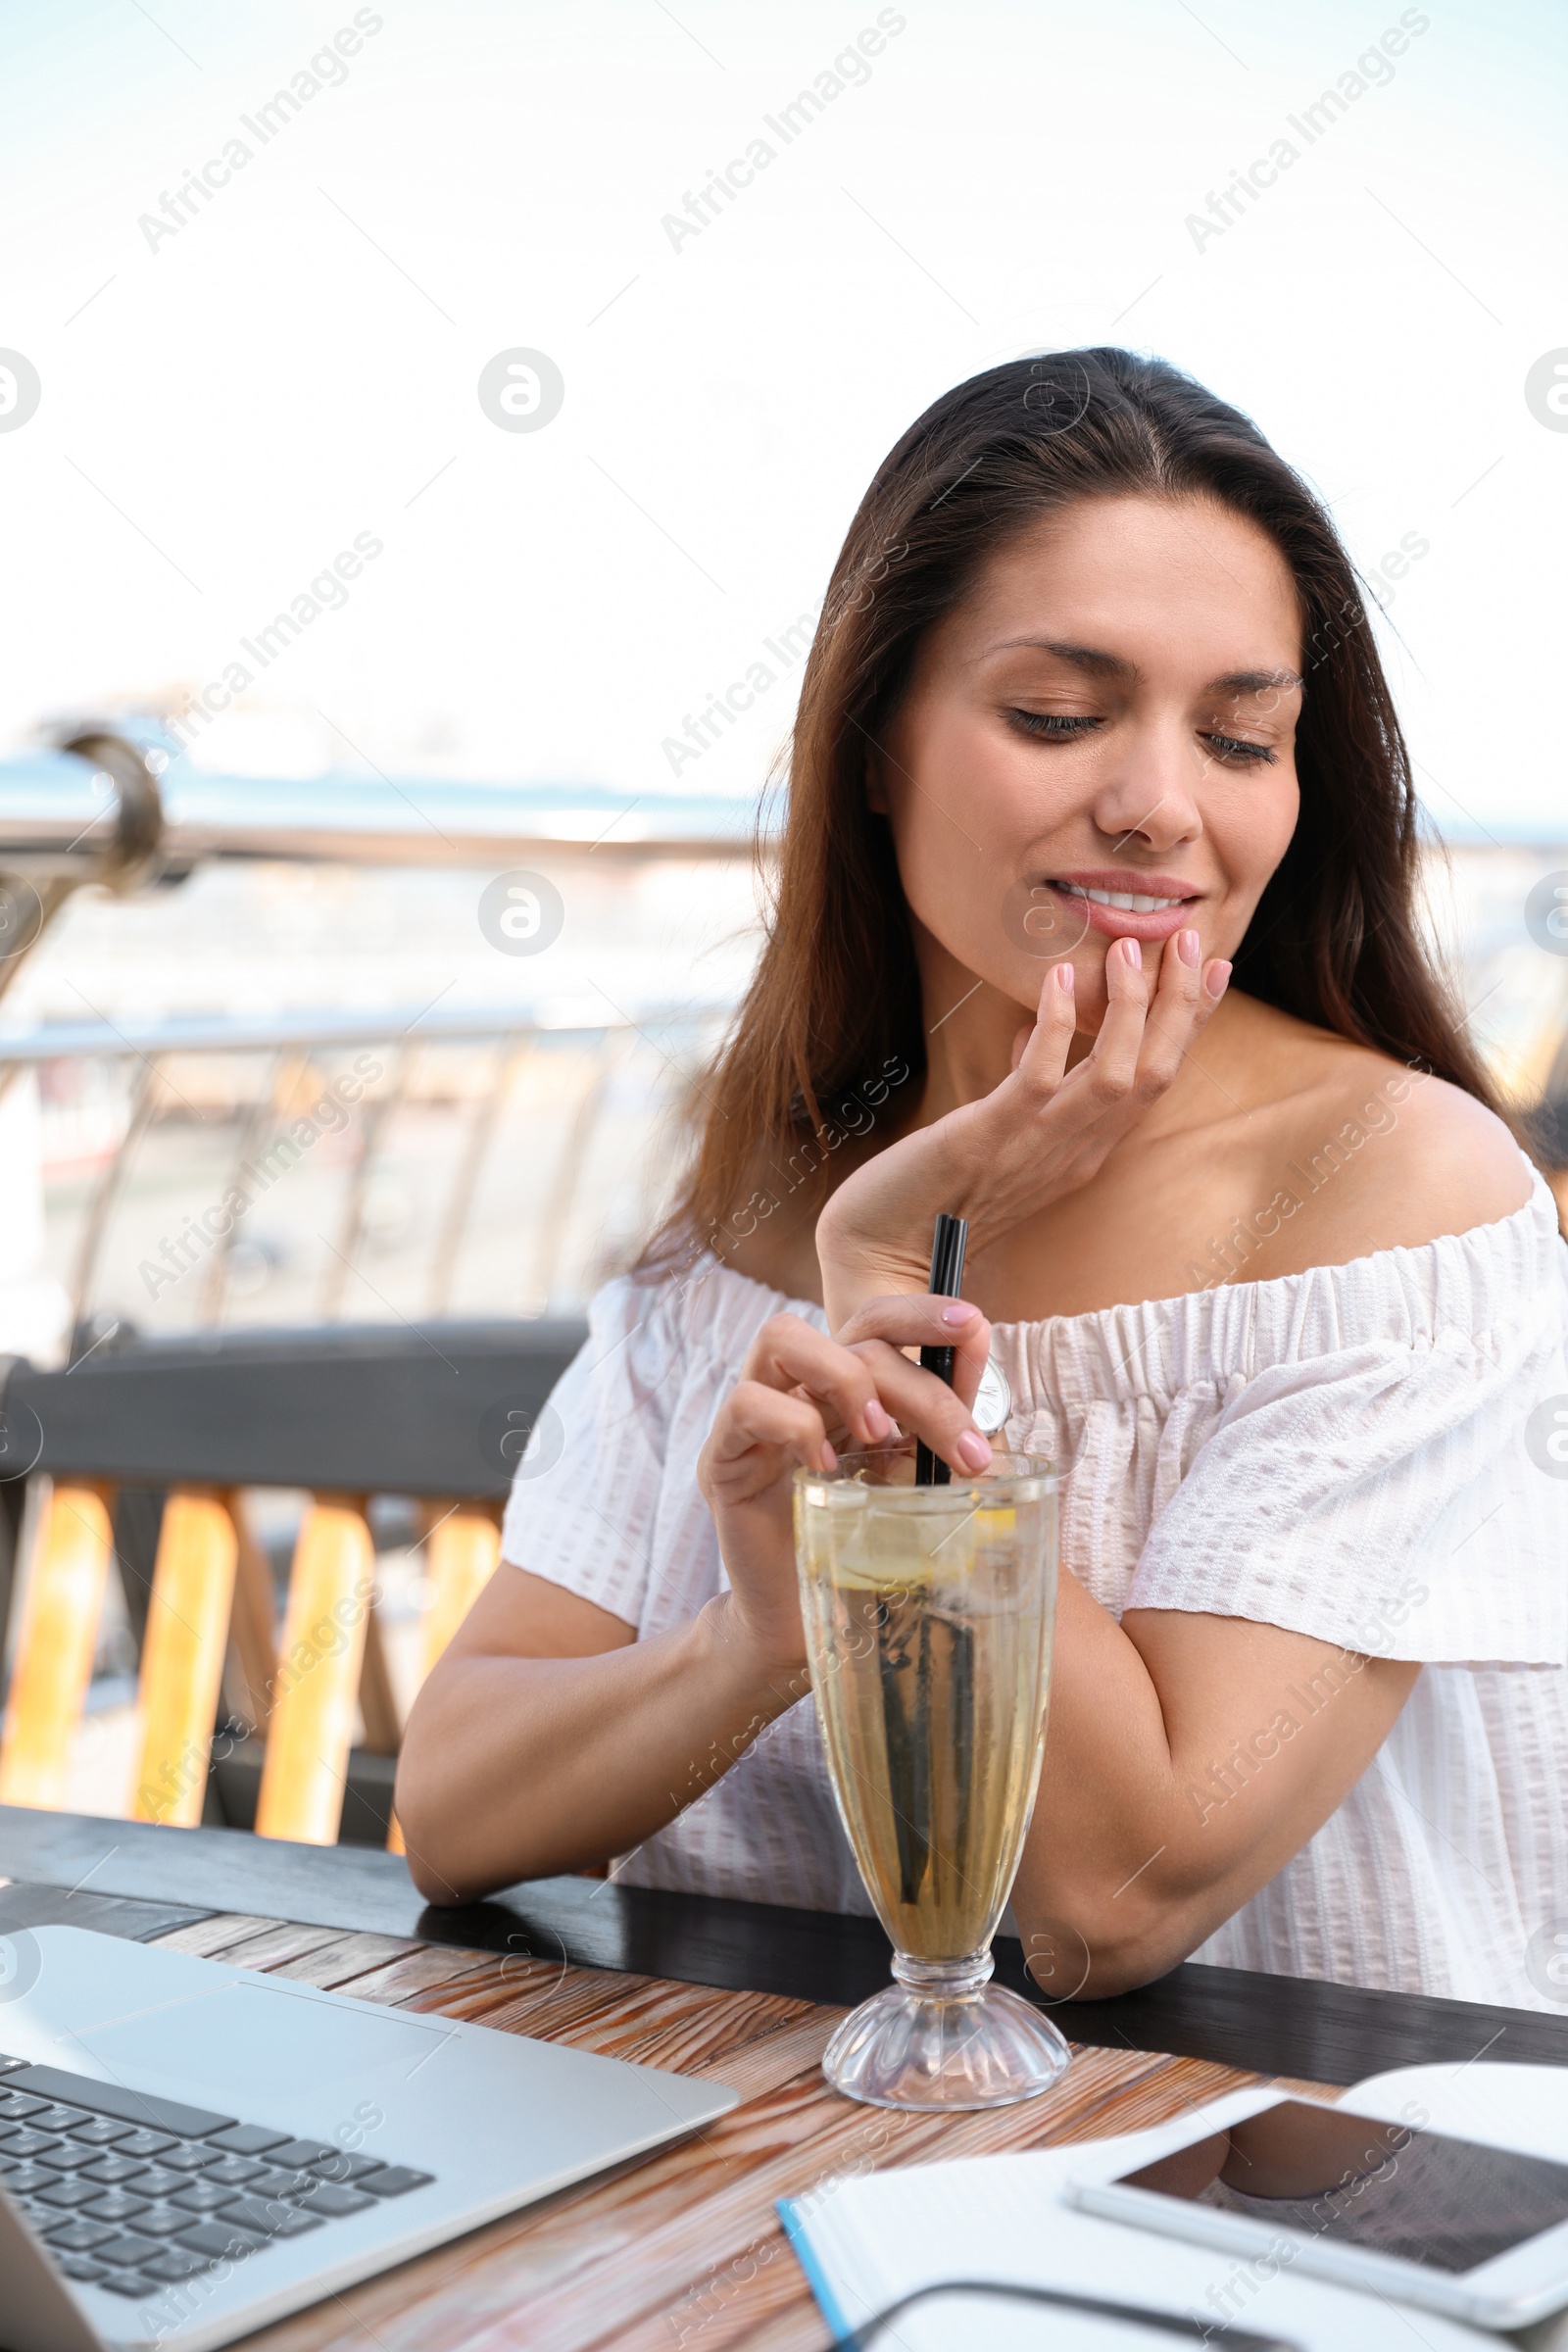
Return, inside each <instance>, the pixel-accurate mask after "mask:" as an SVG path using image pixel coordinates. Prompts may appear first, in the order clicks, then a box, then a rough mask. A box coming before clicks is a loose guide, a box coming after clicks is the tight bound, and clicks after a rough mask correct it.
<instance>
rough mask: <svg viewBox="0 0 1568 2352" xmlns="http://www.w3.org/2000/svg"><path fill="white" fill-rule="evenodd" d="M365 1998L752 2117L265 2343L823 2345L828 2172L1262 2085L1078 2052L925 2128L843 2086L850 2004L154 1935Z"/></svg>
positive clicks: (1027, 2139) (405, 1946)
mask: <svg viewBox="0 0 1568 2352" xmlns="http://www.w3.org/2000/svg"><path fill="white" fill-rule="evenodd" d="M152 1940H155V1941H157V1942H160V1943H163V1944H166V1945H168V1946H170V1947H171V1948H172V1949H174V1950H177V1951H185V1952H197V1953H200V1954H202V1955H203V1956H205V1957H208V1958H213V1959H221V1960H226V1961H229V1962H231V1963H235V1964H237V1965H239V1966H241V1967H245V1968H258V1969H265V1970H267V1971H269V1972H270V1973H273V1974H276V1975H278V1976H285V1977H293V1978H296V1979H298V1980H300V1981H302V1982H303V1983H305V1984H309V1985H320V1986H323V1987H325V1988H327V1989H330V1990H332V1991H334V1992H350V1993H353V1994H355V1995H356V1996H357V1997H358V1998H360V1999H362V2000H373V2001H385V2002H388V2003H393V2004H397V2005H399V2006H402V2007H407V2008H410V2009H416V2010H420V2011H423V2012H427V2013H434V2014H438V2015H440V2016H443V2017H457V2018H466V2019H468V2020H469V2021H471V2022H472V2023H474V2024H477V2025H484V2026H495V2027H500V2028H502V2029H503V2030H504V2031H509V2032H513V2033H520V2034H539V2035H542V2036H544V2037H545V2038H547V2039H549V2040H552V2041H564V2042H568V2043H570V2044H571V2045H572V2046H573V2047H575V2048H578V2049H584V2050H596V2051H598V2052H600V2053H601V2054H602V2055H604V2056H606V2057H612V2058H630V2059H643V2060H646V2061H647V2062H648V2063H649V2064H650V2065H654V2066H668V2067H676V2068H678V2069H680V2071H681V2072H682V2073H685V2074H696V2075H711V2076H714V2077H716V2078H717V2079H718V2080H719V2081H721V2082H728V2083H730V2084H732V2085H733V2086H734V2088H735V2089H736V2090H738V2091H739V2092H740V2094H741V2104H740V2106H739V2107H738V2108H737V2109H736V2110H735V2111H734V2113H733V2114H731V2115H727V2116H725V2117H724V2118H723V2119H722V2120H721V2121H720V2122H719V2123H717V2124H714V2125H711V2126H710V2128H709V2129H708V2130H707V2131H702V2132H699V2133H698V2134H697V2135H696V2136H695V2137H694V2138H692V2139H690V2140H687V2141H685V2142H683V2143H681V2144H680V2145H678V2146H676V2147H673V2148H670V2149H668V2150H666V2151H665V2153H664V2154H662V2155H661V2156H656V2157H654V2158H653V2159H652V2160H651V2161H648V2162H644V2163H642V2164H638V2165H632V2166H629V2167H627V2168H625V2169H624V2170H623V2171H622V2172H620V2173H619V2174H618V2175H615V2176H613V2177H612V2178H611V2179H610V2180H600V2181H598V2182H594V2183H591V2184H589V2185H587V2186H582V2187H578V2188H575V2189H568V2190H566V2191H564V2193H563V2194H562V2195H560V2196H556V2197H552V2198H549V2199H548V2200H546V2201H545V2202H544V2203H543V2204H539V2205H533V2206H530V2207H527V2208H525V2209H524V2210H523V2211H522V2212H521V2213H519V2214H517V2215H515V2217H513V2218H512V2219H511V2220H509V2221H505V2222H499V2223H495V2224H493V2225H492V2226H491V2227H490V2228H489V2229H481V2230H476V2231H475V2232H474V2233H473V2234H472V2235H471V2236H468V2237H465V2238H462V2239H460V2240H458V2241H457V2242H455V2243H454V2244H452V2245H450V2246H447V2247H445V2248H443V2249H441V2250H440V2251H438V2252H436V2253H434V2254H428V2255H425V2256H423V2257H422V2258H421V2259H420V2260H418V2261H417V2262H413V2263H409V2264H406V2265H405V2266H404V2267H403V2268H402V2269H400V2270H397V2271H392V2272H388V2273H386V2274H385V2275H383V2276H382V2277H381V2278H375V2279H370V2280H368V2281H367V2282H366V2283H365V2284H364V2285H362V2286H357V2287H353V2288H351V2289H350V2290H349V2291H348V2292H347V2293H346V2294H344V2295H342V2296H339V2297H334V2298H332V2299H331V2300H330V2301H328V2302H327V2303H324V2304H321V2305H319V2306H318V2307H317V2308H316V2309H315V2310H313V2311H310V2312H304V2313H301V2314H300V2315H299V2316H298V2317H296V2318H294V2319H292V2320H288V2321H285V2322H283V2323H282V2324H281V2325H280V2326H278V2327H271V2328H268V2329H267V2330H266V2331H265V2332H264V2333H262V2334H260V2335H257V2336H254V2337H251V2338H249V2339H248V2341H249V2342H250V2343H251V2344H253V2345H254V2346H255V2347H256V2352H261V2348H262V2347H263V2346H265V2347H267V2352H307V2348H308V2352H326V2348H327V2347H332V2352H338V2348H339V2347H341V2348H342V2352H349V2347H351V2346H352V2347H355V2348H356V2352H373V2346H374V2344H377V2343H378V2344H380V2345H382V2346H383V2347H385V2352H459V2348H460V2347H461V2348H462V2352H477V2348H479V2347H487V2348H488V2347H500V2346H503V2345H505V2346H513V2345H515V2346H518V2347H521V2346H526V2347H527V2352H588V2347H589V2346H602V2345H612V2344H613V2345H614V2346H616V2347H617V2348H624V2352H656V2348H657V2352H675V2348H676V2347H681V2346H687V2347H689V2346H694V2345H695V2346H700V2347H701V2352H727V2348H728V2347H731V2346H736V2345H742V2344H746V2345H756V2346H759V2347H760V2346H766V2347H768V2352H808V2348H809V2352H817V2348H818V2347H820V2346H823V2345H825V2344H826V2343H827V2342H828V2340H829V2339H828V2334H827V2330H826V2329H825V2327H824V2326H823V2324H822V2320H821V2318H820V2315H819V2314H818V2312H817V2309H816V2306H815V2304H814V2302H813V2301H812V2299H811V2295H810V2291H809V2288H808V2286H807V2283H806V2279H805V2277H804V2274H803V2273H802V2271H801V2268H800V2265H799V2263H798V2262H797V2261H796V2259H795V2256H794V2254H793V2253H792V2252H791V2251H790V2248H789V2245H788V2242H787V2240H786V2239H785V2237H784V2235H783V2231H782V2229H781V2226H780V2223H779V2219H778V2214H777V2212H776V2210H775V2207H774V2200H775V2198H778V2197H783V2196H798V2195H800V2194H801V2193H802V2192H803V2191H804V2190H805V2189H807V2188H809V2187H810V2186H811V2185H812V2183H813V2182H816V2181H819V2180H823V2179H825V2178H826V2177H827V2176H828V2175H830V2174H842V2173H846V2172H856V2171H869V2170H870V2169H871V2168H873V2167H878V2168H880V2167H884V2166H888V2165H897V2164H918V2163H920V2162H922V2161H930V2160H931V2159H933V2158H936V2157H949V2156H987V2155H994V2154H997V2153H998V2152H1000V2151H1002V2150H1016V2149H1020V2148H1040V2147H1049V2146H1051V2145H1053V2144H1054V2143H1055V2142H1057V2141H1060V2140H1070V2139H1082V2138H1087V2137H1090V2136H1096V2135H1101V2136H1103V2134H1104V2133H1106V2132H1109V2131H1126V2130H1131V2129H1132V2128H1134V2127H1135V2126H1137V2125H1140V2124H1151V2123H1154V2122H1157V2121H1158V2120H1159V2119H1160V2118H1162V2117H1164V2116H1168V2115H1174V2114H1176V2113H1178V2112H1179V2111H1180V2110H1181V2109H1182V2108H1184V2107H1190V2106H1193V2105H1194V2104H1195V2103H1196V2102H1198V2101H1199V2100H1201V2099H1207V2098H1212V2097H1214V2096H1216V2095H1217V2094H1218V2093H1219V2092H1221V2091H1224V2090H1233V2089H1236V2088H1239V2087H1240V2086H1241V2085H1243V2084H1245V2083H1249V2082H1256V2081H1258V2080H1259V2079H1260V2078H1259V2077H1257V2076H1256V2075H1252V2074H1246V2073H1243V2072H1241V2071H1239V2070H1238V2069H1236V2068H1232V2067H1225V2066H1216V2065H1213V2064H1209V2063H1205V2062H1204V2061H1202V2060H1201V2059H1195V2058H1171V2057H1165V2056H1160V2055H1157V2054H1152V2053H1149V2052H1144V2051H1136V2050H1122V2051H1114V2050H1104V2049H1095V2050H1080V2051H1078V2052H1077V2053H1076V2056H1075V2060H1074V2064H1073V2067H1072V2071H1071V2073H1070V2074H1069V2075H1068V2076H1067V2077H1066V2079H1065V2081H1064V2082H1062V2083H1061V2084H1060V2085H1059V2086H1058V2087H1057V2089H1055V2090H1054V2091H1053V2092H1049V2093H1048V2094H1047V2095H1046V2096H1045V2097H1044V2098H1042V2099H1039V2100H1037V2101H1034V2102H1032V2103H1031V2104H1029V2105H1027V2106H1024V2107H1014V2108H1006V2109H1004V2110H1002V2111H1001V2112H1000V2113H996V2114H991V2115H969V2116H957V2117H937V2118H932V2117H912V2116H897V2115H891V2114H888V2113H886V2112H884V2111H883V2110H881V2109H879V2108H871V2107H859V2106H857V2105H855V2104H854V2103H853V2102H852V2101H850V2100H848V2099H843V2098H840V2097H839V2096H838V2094H837V2093H836V2092H834V2091H831V2090H829V2089H828V2088H827V2086H826V2084H825V2083H824V2082H823V2081H822V2076H821V2071H820V2067H819V2064H818V2061H819V2060H820V2058H821V2054H822V2049H823V2045H824V2044H825V2042H826V2041H827V2038H828V2035H829V2034H831V2033H832V2031H833V2029H834V2027H835V2026H836V2025H837V2024H838V2021H839V2019H840V2018H841V2017H842V2016H843V2015H844V2011H843V2010H842V2009H839V2008H828V2007H825V2006H822V2005H820V2004H818V2003H815V2002H810V2001H802V2000H791V1999H789V1998H787V1997H786V1996H784V1995H782V1994H778V1993H746V1992H723V1991H717V1990H714V1989H712V1988H711V1987H706V1986H702V1985H678V1984H674V1983H671V1982H669V1981H667V1980H660V1979H657V1978H651V1977H634V1976H627V1975H623V1974H620V1973H618V1972H612V1971H608V1970H601V1969H587V1968H574V1967H571V1966H569V1965H564V1964H562V1963H557V1964H556V1965H555V1966H551V1965H550V1964H549V1963H547V1962H544V1961H541V1960H527V1959H523V1960H519V1959H516V1958H512V1957H503V1958H497V1956H496V1955H495V1954H494V1953H488V1952H465V1951H461V1950H457V1949H453V1948H451V1947H443V1946H435V1945H429V1944H420V1943H417V1942H413V1941H408V1940H403V1939H398V1938H394V1937H391V1936H369V1935H364V1934H349V1935H332V1934H331V1933H330V1932H328V1931H327V1930H324V1929H321V1928H300V1927H292V1926H286V1925H283V1924H281V1923H279V1922H277V1921H275V1920H263V1919H256V1918H244V1917H241V1916H239V1915H236V1914H232V1913H221V1914H216V1915H215V1916H213V1917H212V1918H210V1919H206V1920H203V1921H200V1922H199V1923H198V1924H196V1925H195V1926H193V1927H188V1928H176V1929H174V1930H173V1931H172V1933H171V1934H168V1935H166V1936H159V1937H156V1938H153V1939H152Z"/></svg>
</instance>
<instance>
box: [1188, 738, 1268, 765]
mask: <svg viewBox="0 0 1568 2352" xmlns="http://www.w3.org/2000/svg"><path fill="white" fill-rule="evenodd" d="M1203 741H1204V742H1205V743H1206V744H1207V745H1208V746H1209V748H1210V750H1211V751H1212V752H1213V754H1214V757H1215V759H1216V760H1235V761H1236V762H1237V763H1238V764H1239V765H1243V766H1248V765H1260V764H1262V763H1264V762H1267V763H1269V764H1272V763H1273V760H1274V754H1273V753H1272V752H1271V751H1270V750H1269V747H1268V745H1267V744H1266V743H1247V742H1244V741H1243V739H1242V738H1241V737H1240V736H1239V735H1205V736H1204V737H1203Z"/></svg>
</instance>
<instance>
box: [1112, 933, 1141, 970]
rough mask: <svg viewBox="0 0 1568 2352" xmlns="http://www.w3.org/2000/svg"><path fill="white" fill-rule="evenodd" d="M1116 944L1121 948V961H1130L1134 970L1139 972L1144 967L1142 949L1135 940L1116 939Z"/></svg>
mask: <svg viewBox="0 0 1568 2352" xmlns="http://www.w3.org/2000/svg"><path fill="white" fill-rule="evenodd" d="M1116 945H1117V947H1118V948H1120V950H1121V954H1122V961H1123V962H1124V963H1130V964H1131V965H1132V967H1133V970H1134V971H1135V972H1141V971H1142V970H1143V968H1144V951H1143V949H1142V948H1141V947H1140V946H1139V944H1138V942H1137V940H1136V939H1118V940H1117V942H1116Z"/></svg>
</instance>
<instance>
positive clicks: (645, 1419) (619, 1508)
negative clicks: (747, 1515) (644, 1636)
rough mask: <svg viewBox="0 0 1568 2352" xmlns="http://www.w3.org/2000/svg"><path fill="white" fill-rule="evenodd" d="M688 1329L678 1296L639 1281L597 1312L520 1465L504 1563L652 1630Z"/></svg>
mask: <svg viewBox="0 0 1568 2352" xmlns="http://www.w3.org/2000/svg"><path fill="white" fill-rule="evenodd" d="M681 1354H682V1348H681V1331H680V1327H679V1320H678V1317H677V1316H676V1315H674V1314H673V1313H672V1312H671V1301H670V1298H669V1295H668V1293H667V1291H666V1290H665V1289H663V1288H662V1287H661V1286H657V1285H651V1284H648V1283H640V1282H635V1281H632V1280H631V1279H630V1278H629V1277H624V1276H623V1277H621V1278H620V1279H618V1280H616V1281H614V1282H610V1283H607V1284H606V1285H605V1286H604V1288H603V1289H602V1290H601V1291H599V1292H598V1293H597V1294H596V1295H595V1297H594V1299H593V1300H592V1302H591V1304H590V1306H589V1309H588V1337H587V1339H586V1341H585V1342H584V1344H583V1346H582V1347H581V1348H579V1350H578V1352H577V1354H576V1355H575V1356H574V1357H573V1359H572V1361H571V1363H570V1364H569V1365H568V1366H567V1367H566V1370H565V1371H564V1373H563V1374H562V1377H561V1379H560V1380H559V1381H558V1382H557V1383H556V1386H555V1389H554V1390H553V1391H552V1393H551V1397H550V1401H549V1403H548V1404H547V1405H546V1406H545V1409H544V1411H543V1413H542V1414H541V1416H540V1422H539V1425H538V1428H537V1431H536V1434H535V1437H534V1440H533V1443H532V1445H531V1446H530V1448H529V1452H528V1454H527V1455H526V1456H525V1457H524V1458H523V1460H522V1461H521V1462H520V1463H519V1464H518V1466H517V1470H516V1473H515V1476H514V1479H513V1484H512V1493H511V1495H510V1496H509V1497H508V1500H507V1510H506V1517H505V1519H504V1521H503V1523H502V1532H501V1556H502V1558H503V1559H504V1560H509V1561H511V1562H512V1564H513V1565H514V1566H515V1567H517V1568H526V1569H527V1570H529V1572H530V1573H531V1574H532V1575H534V1576H542V1577H545V1578H547V1579H548V1581H549V1582H550V1583H551V1584H556V1585H564V1586H565V1588H566V1589H567V1591H568V1592H572V1593H580V1594H581V1595H582V1597H583V1598H584V1599H585V1600H592V1601H596V1602H597V1603H598V1605H599V1606H600V1608H602V1609H608V1610H610V1611H611V1613H612V1615H613V1616H616V1617H620V1618H623V1619H624V1620H625V1622H626V1623H627V1624H628V1625H631V1626H640V1625H641V1623H642V1620H643V1616H644V1613H645V1611H646V1608H647V1603H648V1576H649V1566H650V1561H651V1556H652V1536H653V1528H654V1521H655V1518H656V1516H657V1513H658V1509H659V1500H660V1492H661V1488H662V1483H663V1472H664V1458H665V1449H666V1446H667V1443H668V1436H669V1420H670V1406H671V1402H672V1399H673V1397H674V1395H675V1393H676V1392H677V1391H678V1388H679V1375H680V1357H681Z"/></svg>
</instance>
